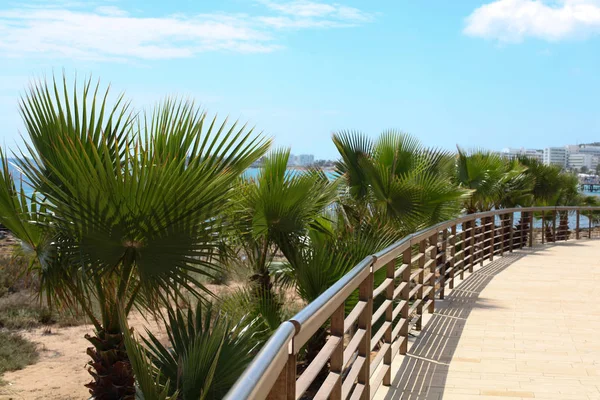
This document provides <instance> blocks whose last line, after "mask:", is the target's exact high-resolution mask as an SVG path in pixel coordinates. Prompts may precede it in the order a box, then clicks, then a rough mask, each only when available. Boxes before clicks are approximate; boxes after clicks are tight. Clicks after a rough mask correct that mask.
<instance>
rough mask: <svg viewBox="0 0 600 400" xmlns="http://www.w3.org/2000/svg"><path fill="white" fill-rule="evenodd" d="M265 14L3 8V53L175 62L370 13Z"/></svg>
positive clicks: (295, 9)
mask: <svg viewBox="0 0 600 400" xmlns="http://www.w3.org/2000/svg"><path fill="white" fill-rule="evenodd" d="M258 4H259V5H261V6H262V7H261V10H262V12H261V13H260V14H256V15H251V14H244V13H237V14H236V13H220V12H214V13H208V14H207V13H205V14H196V15H182V14H172V15H165V16H159V17H147V16H140V15H136V14H135V13H133V12H128V11H127V10H124V9H122V8H119V7H117V6H115V5H114V3H113V4H111V5H98V4H95V7H89V6H86V5H84V4H81V3H64V2H63V3H46V4H44V5H43V6H42V5H36V6H32V5H29V6H22V7H19V8H10V9H8V8H0V53H2V54H4V55H5V56H9V57H24V56H38V57H39V56H45V57H57V58H64V57H68V58H75V59H92V60H130V59H170V58H183V57H191V56H193V55H195V54H197V53H201V52H206V51H232V52H239V53H266V52H272V51H276V50H279V49H281V48H282V47H283V46H282V44H281V42H280V35H281V32H282V31H284V30H287V29H295V30H297V29H310V28H342V27H350V26H356V25H359V24H364V23H367V22H369V21H371V20H372V18H373V17H372V14H369V13H367V12H365V11H362V10H359V9H357V8H353V7H347V6H343V5H341V4H338V3H325V2H317V1H314V2H313V1H292V2H275V1H259V3H258Z"/></svg>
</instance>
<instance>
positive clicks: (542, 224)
mask: <svg viewBox="0 0 600 400" xmlns="http://www.w3.org/2000/svg"><path fill="white" fill-rule="evenodd" d="M594 215H599V216H600V207H534V208H516V209H503V210H496V211H490V212H485V213H480V214H471V215H466V216H464V217H461V218H458V219H456V220H452V221H447V222H443V223H440V224H438V225H435V226H433V227H430V228H427V229H424V230H422V231H420V232H417V233H415V234H412V235H410V236H408V237H406V238H404V239H402V240H400V241H399V242H397V243H395V244H393V245H392V246H390V247H388V248H386V249H385V250H383V251H381V252H379V253H377V254H373V255H370V256H368V257H366V258H365V259H364V260H363V261H362V262H360V263H359V264H358V265H357V266H356V267H354V268H353V269H352V270H351V271H350V272H349V273H347V274H346V275H345V276H344V277H343V278H342V279H340V280H339V281H338V282H337V283H336V284H335V285H333V286H332V287H331V288H329V289H328V290H327V291H326V292H324V293H323V294H322V295H321V296H319V297H318V298H317V299H316V300H315V301H313V302H312V303H310V304H309V305H308V306H306V307H305V308H304V309H303V310H302V311H300V312H299V313H298V314H297V315H295V316H294V317H293V318H292V319H290V320H289V321H286V322H284V323H283V324H282V325H281V326H280V327H279V328H278V329H277V331H276V332H275V333H274V334H273V336H272V337H271V338H270V340H269V341H268V342H267V343H266V344H265V346H264V347H263V349H262V350H261V351H260V352H259V353H258V354H257V356H256V357H255V359H254V360H253V362H252V364H251V365H250V366H249V368H248V369H247V370H246V371H245V372H244V374H243V375H242V376H241V377H240V378H239V380H238V381H237V383H236V384H235V386H234V387H233V388H232V389H231V390H230V392H229V393H228V394H227V396H226V398H227V399H229V400H242V399H266V398H268V399H300V398H303V397H304V398H314V399H328V398H329V399H334V400H339V399H371V398H372V397H373V396H374V394H375V392H376V391H377V389H378V388H379V386H380V385H382V384H383V385H390V383H391V373H392V370H391V366H392V362H393V360H394V358H395V357H396V356H397V355H402V354H406V352H407V349H408V337H409V333H410V331H411V330H413V329H414V330H420V329H421V328H422V324H423V315H424V313H430V314H431V313H433V312H434V310H435V307H436V300H437V299H443V298H444V294H445V291H446V288H448V289H453V288H454V286H455V284H456V283H457V279H459V280H462V279H465V276H466V275H467V274H469V273H472V272H473V269H474V267H475V266H476V265H478V264H479V265H483V263H484V261H486V260H489V261H493V260H494V258H495V257H502V256H503V255H504V254H505V253H506V252H512V251H513V250H515V249H522V248H523V247H533V246H534V244H536V243H546V242H556V241H564V240H570V239H579V238H580V237H587V238H592V237H593V223H592V219H593V218H594ZM582 217H583V218H584V219H587V221H586V222H587V224H586V225H587V226H584V227H582V226H581V219H582ZM569 218H570V219H569ZM557 219H558V225H557ZM573 219H574V221H573ZM534 222H535V224H534ZM565 222H566V224H565ZM571 225H575V227H574V231H572V230H571ZM323 328H326V329H327V336H326V338H325V339H324V340H322V346H321V347H320V351H319V352H318V354H317V355H316V356H315V357H314V358H312V359H311V360H310V363H308V365H303V366H302V367H301V368H299V364H298V361H299V360H298V355H299V353H300V350H301V349H302V348H303V347H304V346H305V345H306V344H307V343H308V342H309V341H311V340H317V338H315V334H316V333H317V332H320V333H322V329H323Z"/></svg>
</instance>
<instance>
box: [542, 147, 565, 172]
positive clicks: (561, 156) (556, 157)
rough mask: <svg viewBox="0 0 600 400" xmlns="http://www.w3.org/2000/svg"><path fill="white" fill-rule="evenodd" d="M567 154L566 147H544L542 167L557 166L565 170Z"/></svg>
mask: <svg viewBox="0 0 600 400" xmlns="http://www.w3.org/2000/svg"><path fill="white" fill-rule="evenodd" d="M567 154H568V153H567V148H566V147H546V148H545V149H544V158H543V162H544V165H557V166H559V167H561V168H566V167H567Z"/></svg>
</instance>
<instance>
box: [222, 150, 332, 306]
mask: <svg viewBox="0 0 600 400" xmlns="http://www.w3.org/2000/svg"><path fill="white" fill-rule="evenodd" d="M289 156H290V152H289V150H279V151H274V152H273V153H271V154H270V155H269V156H268V157H266V158H265V160H264V164H263V167H262V169H261V171H260V172H259V174H258V176H257V177H256V178H242V179H241V180H240V181H239V184H238V185H237V187H236V200H235V205H236V208H235V209H234V210H233V213H232V218H231V219H232V226H233V227H234V229H235V237H234V240H233V243H234V246H235V245H237V246H239V248H240V249H241V250H242V254H240V255H239V256H240V257H239V258H242V257H243V258H245V263H246V264H247V265H249V267H250V269H251V270H252V271H253V273H254V275H253V276H252V277H251V280H252V282H254V283H256V284H257V288H258V290H259V291H261V292H262V293H259V295H260V296H263V295H265V294H268V293H270V292H271V291H272V282H271V278H270V274H269V265H270V264H271V263H272V261H273V258H274V257H275V255H276V254H277V252H278V251H281V252H282V253H283V255H285V256H289V255H290V254H292V253H293V252H294V249H295V245H296V243H297V240H298V238H300V237H302V236H304V235H306V233H307V231H308V229H309V228H312V229H316V230H323V229H325V228H324V222H325V219H324V217H323V216H322V213H323V211H324V210H325V209H326V208H327V207H329V206H330V204H331V203H332V201H333V200H334V199H335V197H336V195H337V190H338V183H337V182H336V181H330V180H329V178H328V177H327V176H326V175H325V174H324V173H323V172H322V171H319V170H308V171H295V172H290V171H287V165H288V161H289Z"/></svg>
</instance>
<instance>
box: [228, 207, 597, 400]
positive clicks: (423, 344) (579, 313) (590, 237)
mask: <svg viewBox="0 0 600 400" xmlns="http://www.w3.org/2000/svg"><path fill="white" fill-rule="evenodd" d="M598 212H600V208H594V207H556V208H553V207H532V208H517V209H500V210H494V211H489V212H485V213H479V214H470V215H465V216H462V217H460V218H458V219H455V220H451V221H446V222H443V223H440V224H437V225H434V226H432V227H429V228H426V229H423V230H422V231H419V232H416V233H414V234H412V235H408V236H407V237H405V238H403V239H402V240H400V241H398V242H397V243H395V244H393V245H391V246H389V247H388V248H386V249H384V250H382V251H380V252H379V253H376V254H373V255H371V256H368V257H366V258H365V259H364V260H363V261H362V262H360V263H359V264H358V265H356V266H355V267H354V268H353V269H352V270H351V271H349V272H348V273H347V274H346V275H344V277H343V278H342V279H340V280H339V281H337V282H336V283H335V284H334V285H333V286H332V287H331V288H329V289H328V290H327V291H326V292H324V293H323V294H322V295H321V296H319V297H318V298H317V299H316V300H315V301H313V302H312V303H310V304H309V305H307V306H306V307H305V308H304V309H303V310H302V311H300V312H299V313H298V314H296V315H295V316H294V317H292V318H291V319H290V320H289V321H286V322H284V323H283V324H282V325H281V326H280V327H279V329H278V330H277V331H276V332H275V334H274V335H273V336H272V337H271V338H270V340H269V341H268V342H267V344H266V345H265V346H264V347H263V349H262V350H261V351H260V352H259V354H258V355H257V356H256V357H255V359H254V361H253V362H252V364H251V365H250V367H249V368H248V369H247V370H246V371H245V372H244V374H243V375H242V376H241V377H240V379H239V380H238V382H237V383H236V385H235V386H234V387H233V388H232V390H231V391H230V392H229V393H228V396H227V397H226V398H227V399H228V400H238V399H270V400H275V399H281V400H284V399H285V400H290V399H297V400H304V399H334V400H341V399H356V400H359V399H360V400H371V399H378V400H404V399H407V400H441V399H445V400H448V399H450V400H451V399H466V400H469V399H499V398H506V399H528V398H535V399H567V400H569V399H583V400H589V399H598V400H600V303H599V302H598V301H597V297H598V296H597V291H598V287H600V257H598V254H600V241H599V240H597V232H596V229H595V227H594V225H593V223H592V222H591V221H592V219H593V218H594V216H595V215H597V214H596V213H598ZM586 216H587V217H589V218H587V220H585V221H584V217H586ZM536 219H538V220H542V221H544V228H543V229H542V228H537V227H535V220H536ZM356 295H357V297H354V298H353V297H352V296H356ZM322 326H328V330H329V336H328V338H327V340H326V343H325V344H324V345H323V346H322V347H321V348H320V350H319V352H318V354H317V355H316V356H315V357H314V358H313V359H312V360H311V361H310V363H308V365H307V366H305V367H304V368H303V369H301V370H299V369H298V358H299V354H301V349H302V348H303V346H304V345H306V343H308V342H309V340H311V338H312V337H313V336H314V335H315V333H316V332H317V331H318V330H319V329H320V327H322Z"/></svg>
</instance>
